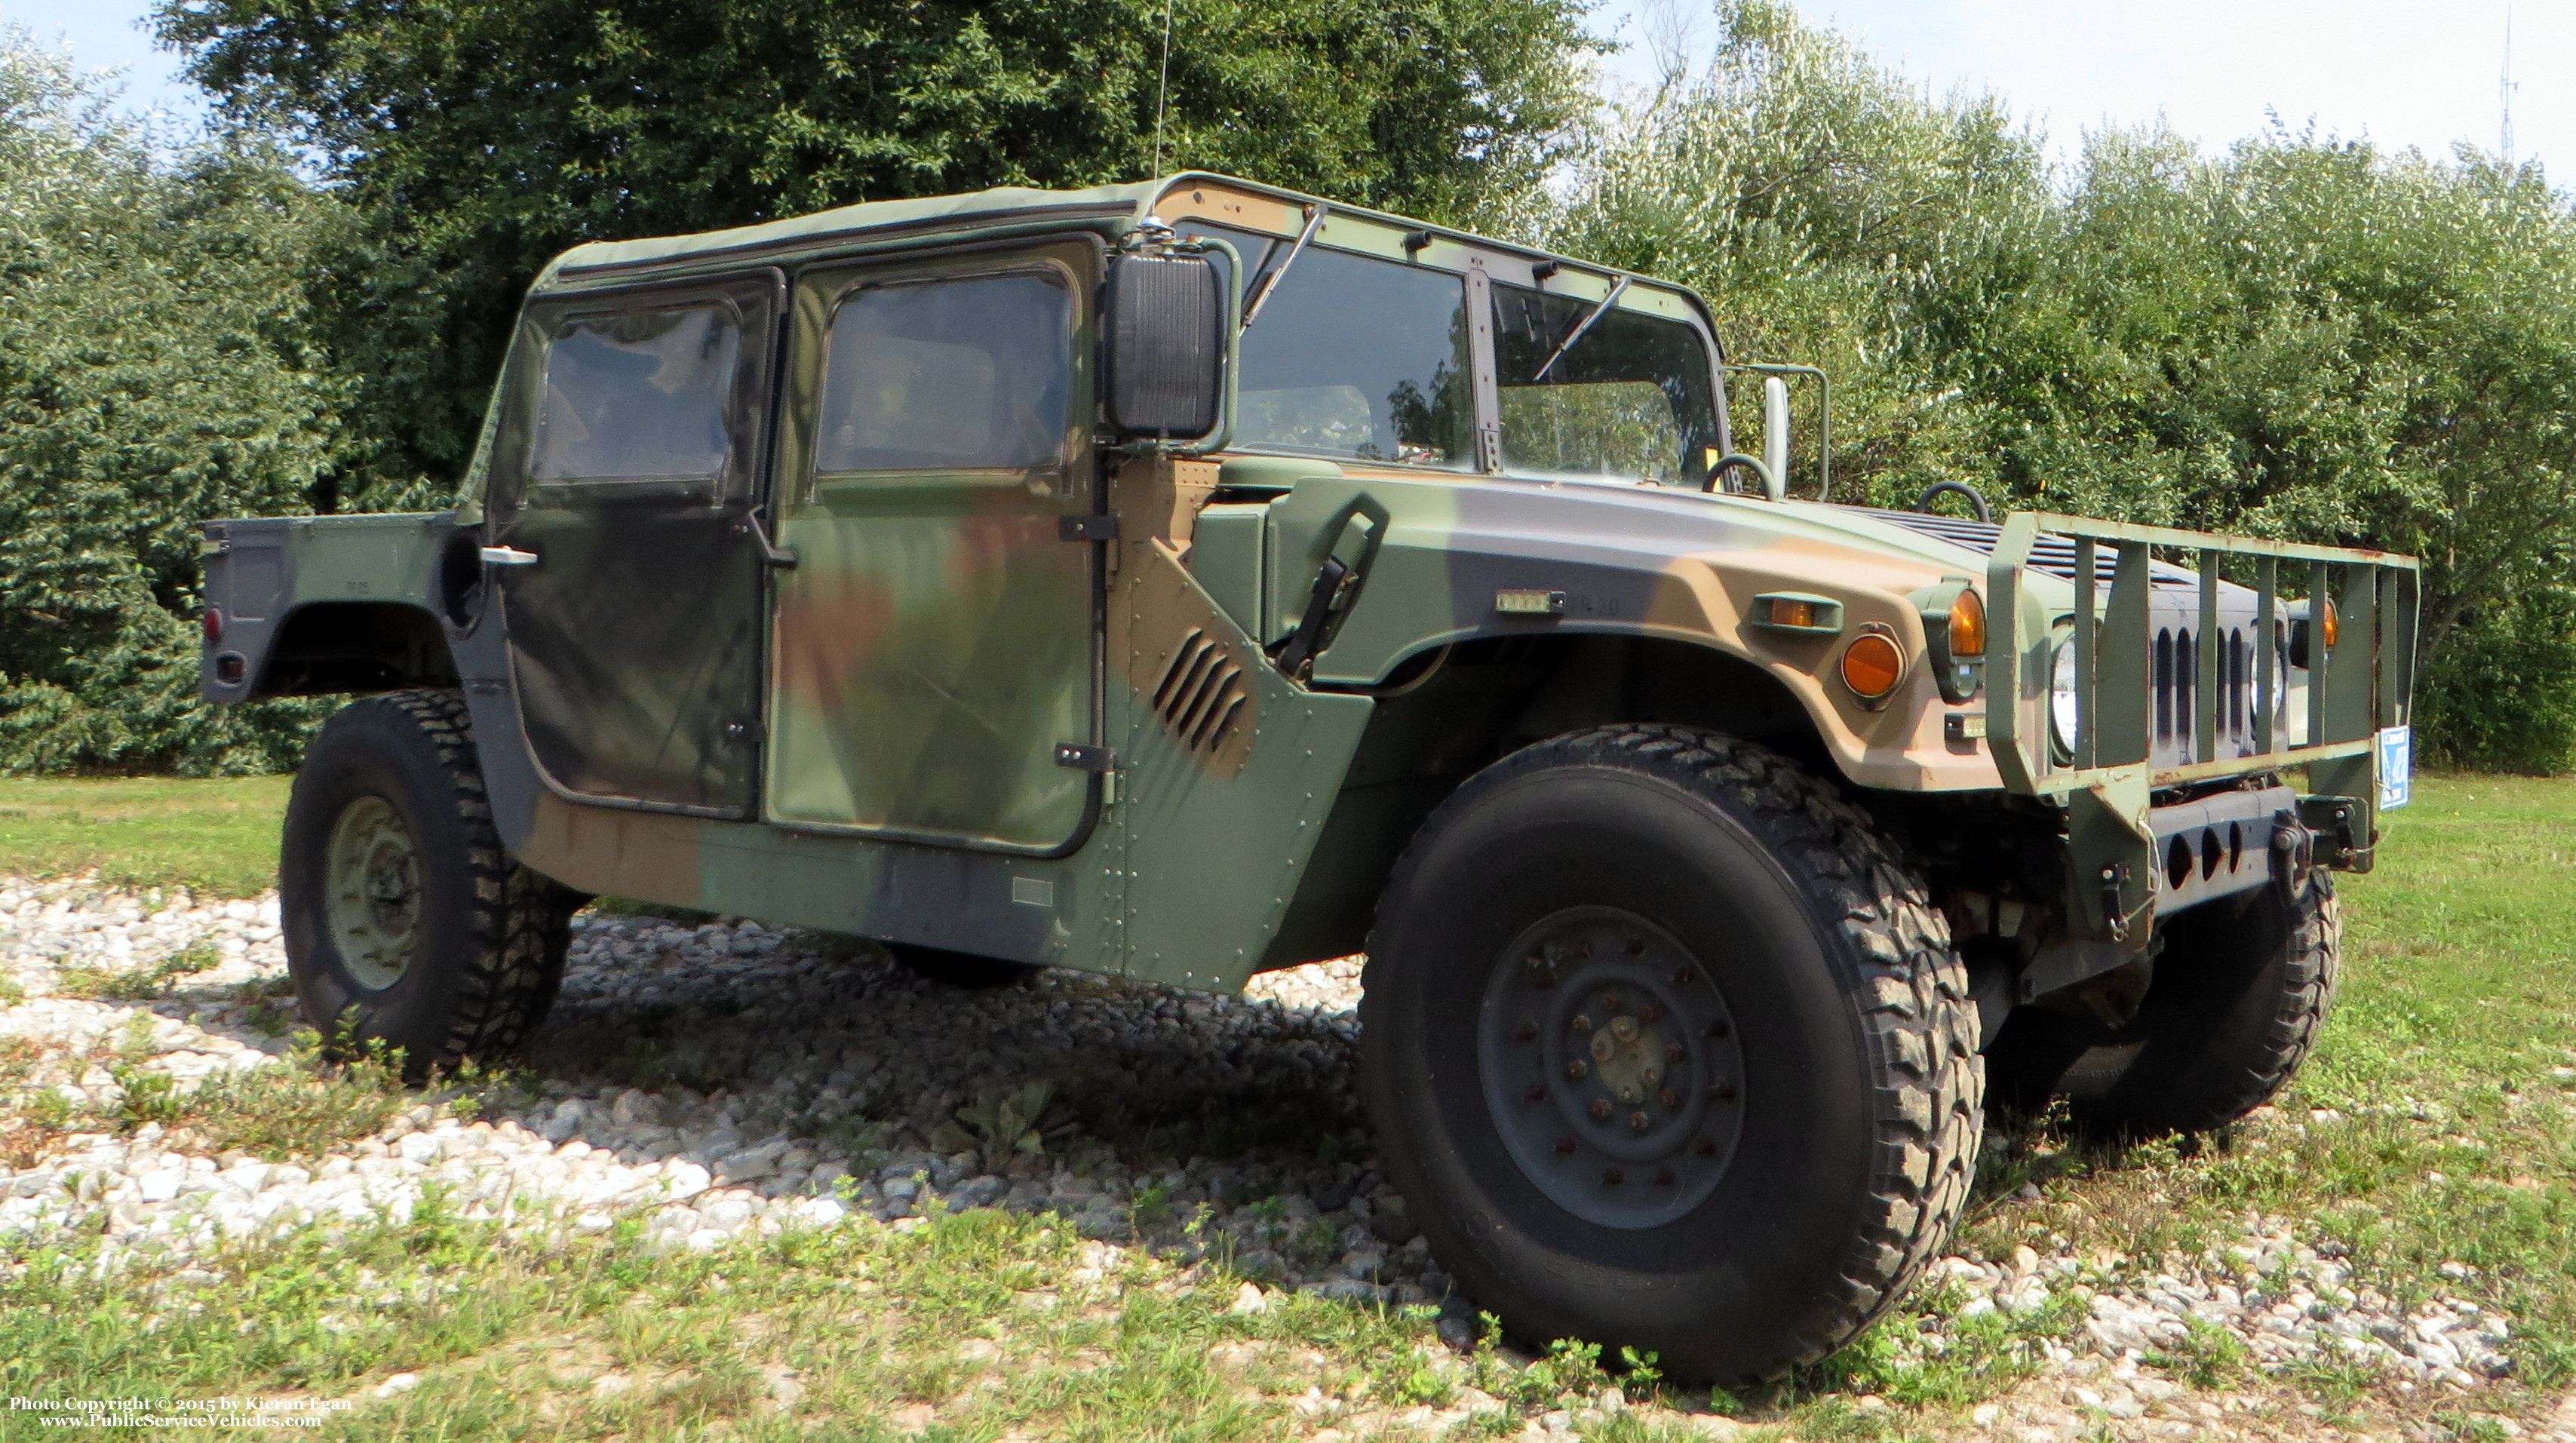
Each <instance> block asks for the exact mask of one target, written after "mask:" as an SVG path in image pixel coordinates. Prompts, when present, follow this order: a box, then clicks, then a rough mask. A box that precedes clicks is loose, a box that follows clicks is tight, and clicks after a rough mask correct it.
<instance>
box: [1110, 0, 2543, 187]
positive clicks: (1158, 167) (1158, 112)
mask: <svg viewBox="0 0 2576 1443" xmlns="http://www.w3.org/2000/svg"><path fill="white" fill-rule="evenodd" d="M2510 23H2511V22H2507V24H2508V25H2510ZM1171 98H1172V0H1163V78H1162V81H1161V83H1160V84H1158V85H1156V86H1155V87H1154V174H1156V175H1161V174H1162V173H1163V112H1164V110H1165V108H1166V107H1168V106H1169V105H1170V103H1171Z"/></svg>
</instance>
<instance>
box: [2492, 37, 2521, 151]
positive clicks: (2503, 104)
mask: <svg viewBox="0 0 2576 1443" xmlns="http://www.w3.org/2000/svg"><path fill="white" fill-rule="evenodd" d="M2519 89H2521V87H2520V86H2518V85H2516V84H2514V80H2513V0H2504V74H2503V76H2502V77H2501V78H2499V79H2498V80H2497V81H2496V103H2497V106H2498V108H2499V109H2500V110H2501V111H2502V113H2503V123H2502V125H2501V127H2500V130H2501V134H2499V135H2498V136H2497V149H2498V150H2499V151H2500V152H2501V153H2502V154H2503V156H2504V163H2505V168H2506V169H2508V170H2510V169H2512V168H2513V93H2514V92H2515V91H2516V90H2519Z"/></svg>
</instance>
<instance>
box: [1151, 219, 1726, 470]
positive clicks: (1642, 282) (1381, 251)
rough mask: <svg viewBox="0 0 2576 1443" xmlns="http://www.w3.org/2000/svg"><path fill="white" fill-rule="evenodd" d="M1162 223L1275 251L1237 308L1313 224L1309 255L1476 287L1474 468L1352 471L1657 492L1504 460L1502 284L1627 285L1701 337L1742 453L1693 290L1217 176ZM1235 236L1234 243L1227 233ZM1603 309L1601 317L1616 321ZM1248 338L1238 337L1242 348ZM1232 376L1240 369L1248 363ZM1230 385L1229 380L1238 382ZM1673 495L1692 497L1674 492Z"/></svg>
mask: <svg viewBox="0 0 2576 1443" xmlns="http://www.w3.org/2000/svg"><path fill="white" fill-rule="evenodd" d="M1315 205H1322V206H1325V207H1326V210H1325V211H1324V212H1322V213H1320V214H1313V213H1310V212H1309V211H1308V209H1307V207H1309V206H1315ZM1154 214H1155V216H1156V217H1157V219H1159V220H1160V221H1161V222H1162V223H1163V224H1166V225H1171V226H1174V227H1184V228H1185V227H1189V226H1191V225H1192V224H1193V223H1195V224H1198V225H1207V226H1218V227H1223V228H1224V229H1225V230H1226V231H1230V232H1237V233H1248V234H1250V235H1252V236H1256V237H1258V238H1259V239H1260V240H1261V241H1262V242H1264V243H1265V244H1263V245H1257V246H1255V245H1243V244H1241V243H1240V242H1238V243H1237V247H1236V248H1237V249H1238V250H1239V251H1240V252H1241V256H1242V264H1241V268H1240V269H1241V273H1240V274H1238V275H1237V276H1236V277H1235V279H1234V284H1235V288H1236V294H1237V297H1238V300H1237V304H1238V305H1240V304H1241V299H1240V298H1241V296H1242V295H1243V294H1244V290H1245V287H1246V286H1248V285H1249V284H1251V283H1252V281H1254V280H1256V279H1258V277H1259V276H1260V275H1261V274H1262V273H1263V272H1264V271H1265V270H1266V269H1267V268H1268V267H1266V266H1265V264H1264V262H1265V261H1275V259H1276V258H1277V257H1279V256H1282V255H1284V254H1286V252H1287V250H1288V248H1289V247H1290V246H1292V245H1294V244H1295V242H1296V240H1297V238H1298V236H1299V234H1300V233H1301V232H1303V231H1304V230H1305V229H1306V228H1307V226H1308V224H1309V222H1310V220H1319V221H1320V222H1321V224H1319V225H1317V226H1316V227H1315V233H1314V235H1313V236H1312V238H1311V239H1309V241H1308V242H1307V248H1308V249H1309V250H1333V251H1340V252H1345V253H1348V254H1351V255H1356V256H1361V257H1366V258H1369V259H1374V260H1379V261H1384V262H1388V263H1392V264H1395V265H1399V266H1405V267H1409V268H1413V269H1421V270H1436V271H1444V272H1448V273H1450V274H1453V275H1455V276H1457V277H1459V278H1460V279H1461V280H1463V281H1464V282H1465V284H1466V288H1467V314H1468V359H1469V374H1468V391H1469V395H1470V397H1471V399H1472V408H1473V417H1474V419H1473V427H1472V430H1473V438H1474V445H1473V454H1472V455H1471V456H1470V457H1469V458H1468V464H1467V465H1465V466H1463V467H1460V466H1456V465H1447V466H1433V465H1424V464H1420V463H1414V462H1406V461H1397V460H1381V459H1377V458H1369V459H1360V460H1350V459H1346V460H1342V461H1341V462H1340V463H1339V464H1341V465H1343V466H1344V467H1346V468H1349V469H1357V470H1374V469H1377V468H1380V467H1384V468H1388V469H1392V470H1398V471H1402V472H1406V473H1409V474H1410V473H1421V474H1428V475H1438V476H1451V477H1457V478H1459V479H1462V480H1463V479H1469V478H1473V477H1479V476H1482V477H1496V478H1509V479H1512V480H1520V481H1529V482H1533V483H1536V484H1540V485H1556V484H1563V483H1569V482H1571V483H1575V484H1594V485H1627V484H1632V482H1633V484H1643V485H1652V484H1656V483H1653V482H1651V481H1647V480H1645V479H1643V478H1628V479H1623V478H1620V477H1617V476H1592V475H1583V476H1576V475H1568V474H1564V473H1548V472H1541V471H1537V470H1534V469H1532V468H1529V467H1526V466H1510V465H1507V464H1506V463H1505V461H1504V447H1503V443H1502V397H1501V392H1500V388H1499V386H1498V384H1497V374H1496V373H1497V366H1496V363H1495V358H1494V310H1493V305H1494V294H1493V287H1494V285H1495V284H1497V283H1500V284H1508V285H1513V286H1521V287H1527V288H1530V289H1535V290H1539V291H1543V292H1545V293H1547V294H1550V295H1556V296H1563V297H1566V298H1569V299H1572V300H1577V301H1581V302H1585V303H1587V304H1593V305H1596V306H1597V305H1600V303H1602V302H1604V301H1607V300H1611V299H1612V297H1611V292H1612V290H1613V289H1614V288H1617V287H1619V283H1620V282H1621V280H1623V279H1625V280H1626V281H1628V282H1629V284H1628V285H1627V286H1626V287H1625V288H1624V290H1623V293H1622V294H1620V295H1619V296H1618V297H1617V298H1616V308H1617V309H1618V310H1619V311H1621V312H1623V313H1629V314H1635V315H1640V316H1644V317H1648V318H1652V319H1656V320H1664V321H1673V322H1678V323H1680V324H1683V325H1686V326H1688V327H1689V328H1690V329H1691V330H1692V331H1693V332H1695V333H1696V334H1697V335H1698V337H1699V341H1700V345H1701V347H1702V349H1703V350H1704V351H1705V352H1706V354H1707V357H1708V376H1709V389H1710V393H1711V394H1710V397H1709V401H1710V407H1711V409H1712V411H1713V412H1714V414H1715V416H1716V418H1717V435H1718V443H1719V445H1720V447H1721V448H1722V449H1724V450H1726V451H1732V450H1733V449H1735V447H1734V441H1733V430H1732V426H1731V421H1730V417H1729V408H1728V406H1727V389H1726V381H1725V376H1726V365H1727V359H1726V351H1725V348H1724V347H1723V346H1722V345H1721V344H1720V343H1719V342H1718V339H1717V334H1716V328H1715V325H1714V323H1713V320H1712V318H1711V317H1710V315H1709V313H1708V308H1707V304H1706V303H1705V302H1704V301H1702V300H1701V298H1700V297H1699V296H1698V295H1697V294H1695V293H1694V292H1692V291H1691V290H1689V289H1688V288H1687V287H1684V286H1680V285H1677V284H1674V283H1672V282H1668V281H1659V280H1656V279H1654V278H1653V277H1651V276H1643V275H1636V274H1634V273H1631V272H1626V271H1621V270H1617V269H1615V268H1612V267H1609V266H1598V265H1593V264H1590V263H1587V262H1582V261H1575V260H1569V259H1566V258H1563V257H1559V256H1552V255H1548V254H1547V253H1545V252H1542V251H1532V250H1524V249H1521V248H1520V247H1517V246H1512V245H1508V244H1506V243H1504V242H1500V241H1492V240H1486V239H1483V238H1481V237H1475V236H1467V235H1461V234H1458V233H1456V232H1451V231H1445V230H1438V229H1432V228H1428V227H1424V226H1421V225H1418V224H1416V223H1414V222H1410V221H1406V220H1404V219H1402V218H1400V217H1396V216H1389V215H1382V214H1379V213H1377V212H1373V211H1366V210H1360V209H1357V208H1353V207H1346V206H1343V205H1340V204H1338V203H1335V202H1328V201H1320V200H1318V199H1316V198H1314V197H1310V196H1300V195H1295V194H1293V193H1289V192H1270V191H1267V190H1263V191H1254V190H1249V189H1242V188H1238V187H1237V186H1236V185H1228V184H1219V183H1217V182H1215V181H1214V180H1213V178H1201V177H1191V176H1185V177H1182V178H1180V179H1178V180H1176V181H1175V182H1174V183H1173V185H1172V186H1171V188H1170V189H1168V190H1167V191H1165V192H1164V193H1163V195H1162V196H1161V197H1160V198H1159V199H1158V201H1157V202H1156V204H1155V206H1154ZM1226 238H1227V239H1233V237H1231V236H1228V237H1226ZM1608 309H1609V307H1602V309H1601V311H1599V312H1596V313H1595V315H1596V318H1597V316H1599V315H1601V314H1606V313H1607V311H1608ZM1243 339H1244V337H1243V336H1242V335H1238V336H1237V337H1235V344H1236V345H1237V346H1238V347H1239V346H1240V345H1241V343H1242V341H1243ZM1232 369H1233V370H1234V371H1236V372H1239V371H1240V369H1241V363H1240V360H1239V358H1238V359H1237V360H1236V361H1235V363H1234V365H1233V367H1232ZM1231 384H1232V377H1231V376H1230V377H1229V385H1231ZM1226 450H1227V451H1229V452H1239V453H1242V454H1247V455H1265V456H1266V455H1276V456H1293V457H1297V458H1299V459H1307V460H1312V459H1319V458H1317V457H1316V456H1315V455H1314V453H1313V452H1311V451H1303V450H1293V449H1286V448H1276V447H1268V446H1263V445H1260V444H1258V443H1252V442H1246V441H1244V440H1242V439H1241V438H1240V437H1239V436H1238V437H1237V438H1236V439H1234V440H1233V441H1232V442H1231V443H1230V444H1229V445H1228V446H1227V447H1226ZM1662 489H1665V490H1679V489H1683V488H1681V487H1679V486H1673V485H1665V486H1663V487H1662Z"/></svg>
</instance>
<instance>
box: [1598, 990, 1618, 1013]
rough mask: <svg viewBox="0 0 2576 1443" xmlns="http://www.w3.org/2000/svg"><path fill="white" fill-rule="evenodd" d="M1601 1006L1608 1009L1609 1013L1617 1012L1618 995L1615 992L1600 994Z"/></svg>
mask: <svg viewBox="0 0 2576 1443" xmlns="http://www.w3.org/2000/svg"><path fill="white" fill-rule="evenodd" d="M1601 1005H1602V1006H1604V1007H1607V1008H1609V1009H1610V1010H1611V1011H1613V1012H1616V1011H1618V1010H1619V994H1618V993H1616V992H1604V993H1602V994H1601Z"/></svg>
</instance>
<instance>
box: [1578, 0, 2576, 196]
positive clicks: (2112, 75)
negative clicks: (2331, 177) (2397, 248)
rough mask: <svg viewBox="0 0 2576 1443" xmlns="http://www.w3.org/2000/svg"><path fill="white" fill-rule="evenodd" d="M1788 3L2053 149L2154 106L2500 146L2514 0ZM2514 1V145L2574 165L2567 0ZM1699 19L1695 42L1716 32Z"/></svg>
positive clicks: (2198, 125)
mask: <svg viewBox="0 0 2576 1443" xmlns="http://www.w3.org/2000/svg"><path fill="white" fill-rule="evenodd" d="M1797 3H1798V8H1799V11H1800V13H1801V14H1803V15H1804V16H1805V17H1806V18H1807V19H1809V20H1810V21H1813V22H1816V23H1820V24H1827V25H1831V26H1833V27H1834V28H1835V29H1838V30H1841V31H1842V32H1844V33H1845V34H1847V35H1851V36H1853V37H1854V38H1856V39H1858V40H1860V41H1861V42H1862V43H1863V45H1865V46H1866V47H1867V48H1868V49H1869V50H1870V51H1871V52H1872V53H1873V54H1875V55H1876V56H1877V57H1878V58H1879V60H1880V61H1881V62H1882V63H1885V64H1891V65H1894V66H1895V67H1897V68H1898V69H1901V70H1903V71H1904V72H1905V73H1906V74H1907V75H1909V76H1911V77H1913V78H1914V79H1915V80H1917V81H1918V82H1921V83H1923V84H1925V85H1927V86H1928V87H1930V88H1931V89H1932V90H1933V91H1935V92H1936V93H1946V92H1947V91H1949V90H1950V89H1951V88H1952V87H1954V86H1959V85H1966V86H1970V87H1973V88H1985V89H1992V90H1994V91H1995V92H1996V93H1998V94H2000V95H2002V96H2003V97H2004V98H2005V100H2006V101H2007V102H2008V103H2009V104H2010V105H2011V107H2012V109H2013V111H2014V113H2015V114H2017V115H2021V116H2024V117H2028V118H2032V119H2037V120H2040V121H2042V122H2043V123H2044V124H2045V126H2046V128H2047V130H2048V133H2049V138H2050V141H2051V148H2052V149H2053V150H2054V151H2055V152H2056V153H2057V154H2058V155H2059V156H2061V157H2065V156H2068V155H2071V154H2073V153H2074V151H2075V149H2076V147H2077V146H2078V145H2080V143H2081V139H2082V134H2083V132H2084V131H2086V130H2090V129H2098V128H2100V127H2101V126H2103V125H2104V124H2105V123H2106V122H2108V123H2115V124H2123V125H2126V124H2136V123H2140V122H2145V121H2152V120H2154V119H2156V118H2157V117H2159V116H2161V117H2163V119H2164V121H2165V122H2166V123H2167V124H2168V125H2170V126H2171V127H2172V128H2173V129H2174V130H2175V131H2177V132H2178V133H2180V134H2182V135H2185V136H2188V137H2190V138H2192V139H2194V140H2196V141H2198V142H2199V143H2200V144H2201V146H2202V147H2203V148H2204V149H2206V150H2210V151H2216V150H2220V149H2223V148H2224V147H2225V146H2226V145H2227V143H2228V142H2229V141H2231V140H2233V139H2235V138H2236V137H2238V136H2241V135H2248V134H2252V133H2254V132H2256V131H2259V130H2262V129H2265V128H2267V127H2268V126H2269V125H2270V123H2271V121H2270V119H2269V118H2268V116H2267V111H2269V112H2271V113H2274V114H2277V115H2279V117H2280V118H2281V120H2282V121H2284V122H2286V123H2287V124H2288V125H2289V126H2291V128H2293V129H2298V128H2301V127H2304V126H2305V125H2307V124H2308V123H2309V122H2311V121H2313V122H2315V124H2316V125H2317V127H2318V128H2319V129H2320V130H2321V131H2327V132H2332V133H2335V134H2338V135H2341V136H2344V137H2346V138H2360V137H2364V136H2367V137H2368V138H2369V139H2371V140H2373V141H2375V142H2377V143H2379V144H2380V145H2382V146H2384V147H2387V148H2390V149H2396V148H2402V147H2406V146H2414V147H2416V148H2418V149H2421V150H2423V151H2425V152H2426V153H2428V154H2431V155H2435V156H2448V155H2449V154H2450V153H2451V146H2452V143H2453V142H2455V141H2460V140H2466V141H2468V142H2470V143H2471V144H2474V145H2476V146H2477V147H2479V148H2480V149H2481V150H2484V151H2487V152H2489V153H2493V152H2494V151H2495V150H2496V149H2497V148H2498V146H2499V144H2500V141H2501V136H2500V134H2499V121H2500V119H2501V111H2500V106H2499V103H2498V102H2499V99H2500V97H2499V94H2498V85H2499V82H2500V81H2501V80H2502V79H2503V71H2504V62H2505V22H2506V15H2507V10H2508V0H1797ZM1663 8H1664V5H1663V0H1609V3H1607V4H1606V5H1604V6H1603V7H1602V9H1601V10H1600V11H1599V12H1598V19H1597V22H1596V23H1597V24H1598V25H1599V26H1600V27H1601V28H1604V29H1608V30H1612V31H1614V32H1615V33H1616V34H1617V35H1618V37H1619V38H1621V39H1627V40H1641V39H1643V38H1645V36H1646V35H1647V34H1648V33H1649V32H1650V30H1651V28H1652V26H1653V22H1654V20H1655V18H1656V12H1657V11H1658V10H1661V9H1663ZM2510 9H2511V15H2512V23H2513V74H2514V78H2515V79H2516V80H2517V81H2518V82H2520V84H2519V88H2518V89H2517V90H2516V92H2515V95H2514V101H2513V130H2514V147H2513V150H2514V155H2515V157H2516V158H2517V159H2526V160H2527V159H2530V158H2533V157H2538V158H2540V159H2541V161H2542V162H2543V163H2544V164H2545V165H2549V166H2550V172H2551V174H2552V175H2553V176H2559V177H2566V176H2576V83H2571V82H2576V0H2510ZM1684 13H1689V12H1688V11H1685V12H1684ZM1700 13H1705V12H1704V10H1703V11H1701V12H1700ZM1699 30H1700V32H1701V34H1700V36H1699V42H1700V44H1699V50H1700V53H1702V54H1705V51H1706V45H1707V41H1708V39H1709V38H1711V34H1712V32H1713V27H1712V26H1710V25H1708V24H1706V23H1702V24H1701V25H1700V26H1699ZM1613 64H1614V66H1615V67H1616V68H1617V69H1618V70H1620V71H1621V72H1623V73H1624V74H1626V75H1627V76H1629V77H1630V78H1634V79H1644V78H1649V77H1651V76H1652V75H1653V73H1654V71H1655V62H1654V60H1653V58H1652V57H1651V56H1650V55H1648V54H1647V53H1646V47H1644V46H1643V45H1640V46H1637V47H1635V48H1633V49H1632V50H1631V51H1630V52H1629V53H1628V54H1626V55H1622V56H1620V57H1618V58H1617V59H1616V60H1615V61H1614V62H1613ZM2551 162H2555V164H2551ZM2559 184H2560V185H2561V187H2562V188H2563V187H2564V186H2565V185H2566V184H2567V182H2566V180H2565V179H2563V178H2562V179H2560V181H2559Z"/></svg>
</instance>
